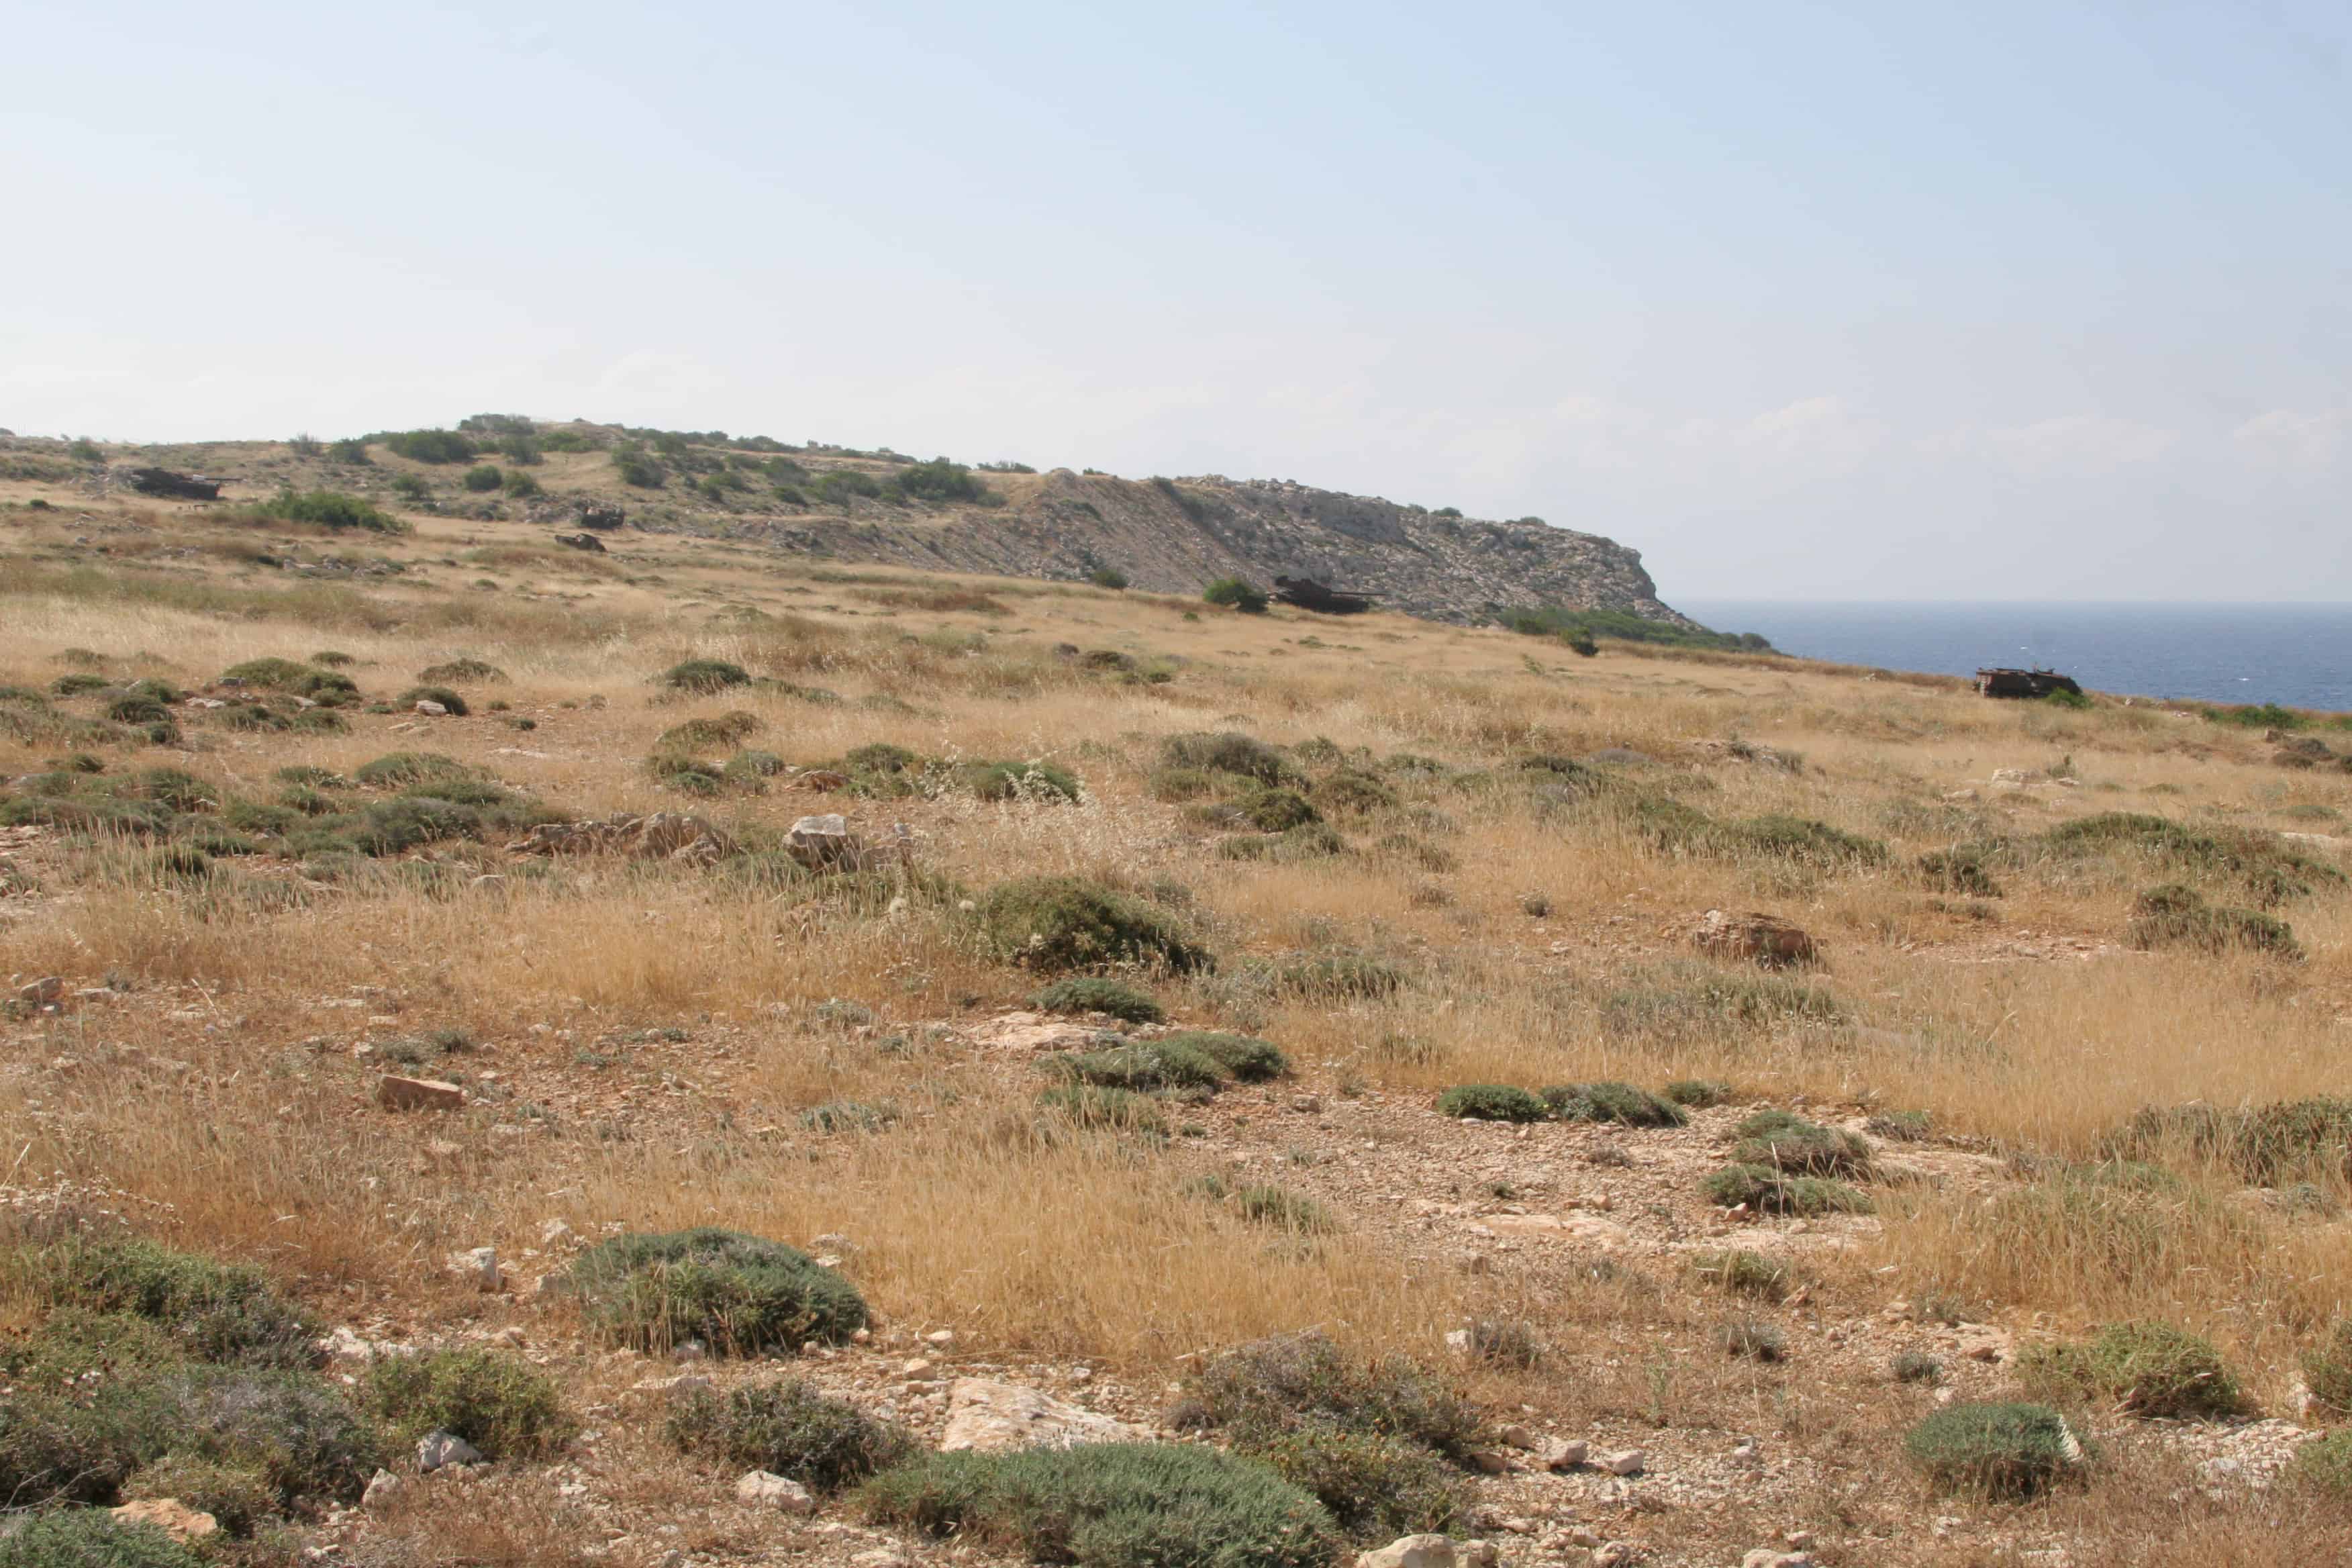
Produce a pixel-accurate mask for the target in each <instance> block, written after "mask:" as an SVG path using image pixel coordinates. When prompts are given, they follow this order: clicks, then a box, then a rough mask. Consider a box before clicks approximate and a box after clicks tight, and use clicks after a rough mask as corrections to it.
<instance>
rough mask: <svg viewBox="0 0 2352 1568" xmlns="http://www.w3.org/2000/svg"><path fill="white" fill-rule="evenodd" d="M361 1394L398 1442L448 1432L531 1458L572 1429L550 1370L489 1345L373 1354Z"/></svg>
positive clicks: (491, 1455) (485, 1452) (488, 1453)
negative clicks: (365, 1391)
mask: <svg viewBox="0 0 2352 1568" xmlns="http://www.w3.org/2000/svg"><path fill="white" fill-rule="evenodd" d="M367 1398H368V1403H369V1405H370V1406H371V1407H372V1408H373V1410H374V1412H375V1414H376V1415H377V1416H378V1417H379V1418H380V1419H381V1420H383V1423H384V1425H385V1426H386V1427H387V1428H388V1429H389V1430H390V1431H391V1432H392V1434H393V1435H394V1436H395V1437H396V1438H398V1439H399V1440H400V1441H401V1442H403V1443H414V1442H415V1441H416V1439H418V1438H420V1437H422V1436H425V1435H426V1434H427V1433H431V1432H450V1433H455V1434H456V1435H457V1436H460V1437H463V1438H464V1439H466V1441H467V1442H468V1443H471V1444H472V1445H473V1446H474V1447H477V1448H478V1449H480V1450H481V1452H482V1457H483V1458H486V1459H492V1460H496V1459H507V1458H516V1459H533V1458H540V1457H541V1456H542V1455H545V1454H549V1453H551V1452H553V1451H554V1450H555V1449H557V1448H560V1447H562V1446H563V1444H564V1443H565V1442H566V1441H568V1440H569V1439H570V1438H571V1436H572V1434H573V1433H574V1432H576V1431H578V1430H579V1423H578V1422H577V1421H575V1420H573V1419H572V1415H570V1413H568V1412H567V1411H566V1410H565V1409H564V1407H563V1398H562V1394H561V1393H559V1392H558V1391H557V1389H556V1386H555V1383H554V1381H553V1380H552V1379H551V1378H550V1377H549V1376H548V1375H547V1374H546V1373H543V1372H541V1371H540V1370H539V1369H538V1368H537V1367H535V1366H533V1365H531V1364H530V1363H529V1362H527V1361H524V1360H523V1359H522V1358H520V1356H514V1355H507V1354H501V1353H500V1352H496V1351H486V1350H442V1351H427V1352H421V1353H419V1354H416V1355H405V1356H380V1357H378V1358H377V1359H376V1361H375V1362H374V1363H373V1364H372V1365H371V1366H370V1367H369V1368H368V1377H367Z"/></svg>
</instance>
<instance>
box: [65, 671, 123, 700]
mask: <svg viewBox="0 0 2352 1568" xmlns="http://www.w3.org/2000/svg"><path fill="white" fill-rule="evenodd" d="M112 684H113V682H112V681H110V680H109V679H106V677H104V676H102V675H95V674H92V673H91V672H90V671H89V670H86V669H85V670H80V671H77V672H76V673H74V674H72V675H60V676H58V678H57V679H55V680H52V681H50V682H49V690H50V692H51V693H52V694H53V695H55V696H58V697H79V696H81V695H83V694H84V693H85V692H90V691H103V690H105V689H107V688H108V687H109V686H111V685H112Z"/></svg>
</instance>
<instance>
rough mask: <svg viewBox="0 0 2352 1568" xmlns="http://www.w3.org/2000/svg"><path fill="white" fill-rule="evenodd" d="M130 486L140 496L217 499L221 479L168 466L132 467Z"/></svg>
mask: <svg viewBox="0 0 2352 1568" xmlns="http://www.w3.org/2000/svg"><path fill="white" fill-rule="evenodd" d="M220 488H221V481H220V480H218V479H198V478H197V477H196V476H195V475H194V474H181V473H174V472H173V471H172V470H171V469H170V468H133V469H131V489H134V490H137V491H138V492H139V493H140V494H141V495H142V496H167V497H169V498H170V499H172V500H220Z"/></svg>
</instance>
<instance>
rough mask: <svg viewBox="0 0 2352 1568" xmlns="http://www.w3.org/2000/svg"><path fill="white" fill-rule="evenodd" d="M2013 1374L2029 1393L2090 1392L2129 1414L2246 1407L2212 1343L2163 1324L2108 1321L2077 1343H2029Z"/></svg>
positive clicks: (2086, 1395) (2213, 1412)
mask: <svg viewBox="0 0 2352 1568" xmlns="http://www.w3.org/2000/svg"><path fill="white" fill-rule="evenodd" d="M2017 1375H2018V1379H2019V1381H2020V1382H2021V1383H2022V1384H2024V1385H2025V1386H2026V1388H2027V1389H2028V1390H2029V1391H2032V1392H2036V1393H2042V1394H2048V1395H2051V1396H2053V1397H2056V1398H2062V1399H2092V1398H2095V1399H2098V1400H2101V1401H2104V1402H2105V1403H2106V1404H2108V1405H2114V1406H2116V1407H2117V1408H2120V1409H2123V1410H2126V1411H2128V1412H2130V1413H2131V1414H2132V1415H2142V1416H2154V1417H2158V1418H2163V1417H2197V1416H2220V1415H2239V1414H2241V1413H2242V1412H2243V1411H2244V1410H2245V1409H2246V1408H2247V1407H2248V1405H2247V1399H2246V1395H2245V1391H2244V1390H2243V1389H2242V1388H2241V1387H2240V1386H2239V1384H2238V1380H2237V1378H2236V1377H2235V1376H2234V1375H2233V1374H2232V1373H2231V1371H2230V1368H2229V1366H2228V1365H2227V1364H2226V1363H2223V1361H2222V1360H2221V1352H2218V1351H2216V1350H2215V1349H2214V1348H2213V1346H2212V1344H2211V1342H2210V1341H2207V1340H2205V1339H2203V1338H2202V1337H2200V1336H2199V1335H2196V1334H2192V1333H2190V1332H2189V1331H2187V1330H2185V1329H2177V1328H2175V1327H2173V1326H2172V1325H2171V1324H2169V1323H2158V1322H2134V1323H2110V1324H2108V1325H2107V1326H2106V1327H2105V1328H2104V1329H2101V1330H2100V1331H2098V1332H2097V1333H2096V1334H2095V1335H2093V1336H2092V1337H2091V1339H2090V1340H2088V1341H2087V1342H2083V1343H2079V1344H2042V1345H2029V1346H2027V1347H2026V1349H2025V1350H2024V1351H2022V1352H2020V1354H2019V1356H2018V1358H2017Z"/></svg>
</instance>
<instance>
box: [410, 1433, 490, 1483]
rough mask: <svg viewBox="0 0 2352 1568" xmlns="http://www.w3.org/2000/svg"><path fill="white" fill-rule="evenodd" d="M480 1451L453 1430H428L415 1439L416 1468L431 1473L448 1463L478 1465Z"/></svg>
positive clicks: (421, 1473) (423, 1473) (480, 1458)
mask: <svg viewBox="0 0 2352 1568" xmlns="http://www.w3.org/2000/svg"><path fill="white" fill-rule="evenodd" d="M482 1462H483V1461H482V1451H481V1450H480V1449H479V1448H477V1447H474V1446H473V1445H472V1444H471V1443H468V1442H467V1441H466V1439H464V1438H463V1437H460V1436H457V1434H456V1433H455V1432H428V1433H426V1434H425V1436H422V1437H419V1438H418V1439H417V1440H416V1469H417V1473H418V1474H420V1475H427V1476H429V1475H431V1474H432V1473H433V1472H434V1471H436V1470H437V1469H441V1468H444V1467H446V1466H449V1465H478V1464H480V1463H482Z"/></svg>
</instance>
